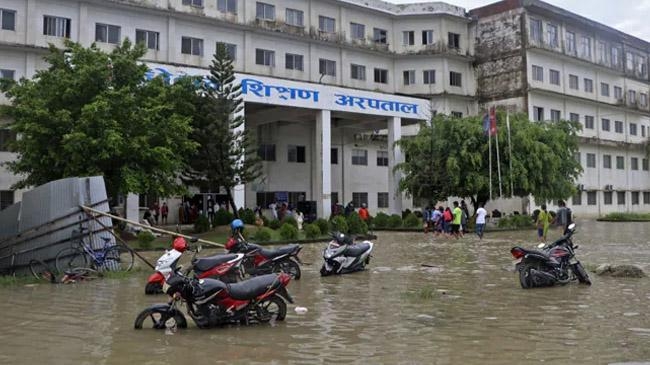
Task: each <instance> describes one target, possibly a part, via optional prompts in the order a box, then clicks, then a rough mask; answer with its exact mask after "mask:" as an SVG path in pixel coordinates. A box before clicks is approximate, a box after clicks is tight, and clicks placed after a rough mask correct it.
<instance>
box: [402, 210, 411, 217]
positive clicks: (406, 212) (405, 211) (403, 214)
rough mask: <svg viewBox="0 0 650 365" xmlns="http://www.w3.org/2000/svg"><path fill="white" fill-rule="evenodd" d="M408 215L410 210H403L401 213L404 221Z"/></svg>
mask: <svg viewBox="0 0 650 365" xmlns="http://www.w3.org/2000/svg"><path fill="white" fill-rule="evenodd" d="M409 214H411V210H410V209H404V210H403V211H402V219H405V218H406V217H408V215H409Z"/></svg>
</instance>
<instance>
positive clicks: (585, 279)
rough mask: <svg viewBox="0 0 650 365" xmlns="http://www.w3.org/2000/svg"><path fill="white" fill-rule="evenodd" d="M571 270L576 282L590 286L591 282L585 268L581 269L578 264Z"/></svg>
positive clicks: (580, 265)
mask: <svg viewBox="0 0 650 365" xmlns="http://www.w3.org/2000/svg"><path fill="white" fill-rule="evenodd" d="M571 270H573V273H574V274H575V276H576V277H577V278H578V282H579V283H580V284H585V285H591V280H590V279H589V275H588V274H587V271H586V270H585V268H584V267H582V264H581V263H579V262H578V263H577V264H574V265H573V266H572V267H571Z"/></svg>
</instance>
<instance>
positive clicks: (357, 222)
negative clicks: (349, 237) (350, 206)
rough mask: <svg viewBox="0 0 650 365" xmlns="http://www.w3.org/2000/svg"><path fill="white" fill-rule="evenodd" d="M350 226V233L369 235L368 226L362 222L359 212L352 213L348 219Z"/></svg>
mask: <svg viewBox="0 0 650 365" xmlns="http://www.w3.org/2000/svg"><path fill="white" fill-rule="evenodd" d="M346 223H347V224H348V233H351V234H366V233H368V225H367V224H366V222H364V221H363V220H361V217H359V214H358V213H357V212H352V213H350V215H348V216H347V218H346Z"/></svg>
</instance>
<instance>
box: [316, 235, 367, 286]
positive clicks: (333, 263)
mask: <svg viewBox="0 0 650 365" xmlns="http://www.w3.org/2000/svg"><path fill="white" fill-rule="evenodd" d="M373 246H374V243H372V242H370V241H363V242H362V243H356V244H355V243H354V242H353V241H352V238H351V237H349V236H346V235H345V234H343V233H340V232H335V233H333V234H332V240H331V241H330V242H329V243H328V244H327V247H326V248H325V250H324V251H323V260H325V262H324V263H323V266H322V267H321V269H320V274H321V276H328V275H335V274H347V273H351V272H355V271H361V270H363V269H365V267H366V265H368V264H369V263H370V253H371V252H372V248H373Z"/></svg>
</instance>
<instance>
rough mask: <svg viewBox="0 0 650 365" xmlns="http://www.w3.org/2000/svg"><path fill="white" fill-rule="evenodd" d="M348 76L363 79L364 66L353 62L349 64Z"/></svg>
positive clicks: (364, 76) (364, 75) (364, 74)
mask: <svg viewBox="0 0 650 365" xmlns="http://www.w3.org/2000/svg"><path fill="white" fill-rule="evenodd" d="M350 77H351V78H353V79H355V80H365V79H366V66H362V65H355V64H354V63H353V64H351V65H350Z"/></svg>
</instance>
